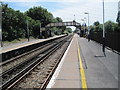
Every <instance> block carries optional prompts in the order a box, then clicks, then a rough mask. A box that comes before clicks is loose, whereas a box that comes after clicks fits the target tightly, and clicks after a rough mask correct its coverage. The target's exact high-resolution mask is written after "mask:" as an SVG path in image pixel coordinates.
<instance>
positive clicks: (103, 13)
mask: <svg viewBox="0 0 120 90" xmlns="http://www.w3.org/2000/svg"><path fill="white" fill-rule="evenodd" d="M104 17H105V15H104V0H103V46H102V47H103V53H104V56H106V55H105V26H104V20H105V19H104Z"/></svg>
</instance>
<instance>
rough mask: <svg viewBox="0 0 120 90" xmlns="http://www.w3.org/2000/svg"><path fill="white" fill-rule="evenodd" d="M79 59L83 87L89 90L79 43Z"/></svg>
mask: <svg viewBox="0 0 120 90" xmlns="http://www.w3.org/2000/svg"><path fill="white" fill-rule="evenodd" d="M78 59H79V63H80V76H81V83H82V89H83V90H87V83H86V77H85V71H84V68H83V64H82V59H81V56H80V47H79V44H78Z"/></svg>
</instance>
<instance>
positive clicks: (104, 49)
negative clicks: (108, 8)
mask: <svg viewBox="0 0 120 90" xmlns="http://www.w3.org/2000/svg"><path fill="white" fill-rule="evenodd" d="M104 17H105V15H104V0H103V53H104V56H105V26H104V20H105V19H104Z"/></svg>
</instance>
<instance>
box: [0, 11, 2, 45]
mask: <svg viewBox="0 0 120 90" xmlns="http://www.w3.org/2000/svg"><path fill="white" fill-rule="evenodd" d="M2 13H3V12H2V10H1V9H0V44H1V47H3V43H2Z"/></svg>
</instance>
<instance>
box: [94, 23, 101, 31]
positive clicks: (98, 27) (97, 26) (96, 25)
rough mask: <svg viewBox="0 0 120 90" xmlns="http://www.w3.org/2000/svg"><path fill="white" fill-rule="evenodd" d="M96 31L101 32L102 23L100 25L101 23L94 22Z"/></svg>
mask: <svg viewBox="0 0 120 90" xmlns="http://www.w3.org/2000/svg"><path fill="white" fill-rule="evenodd" d="M94 31H100V23H99V21H96V22H94Z"/></svg>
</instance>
